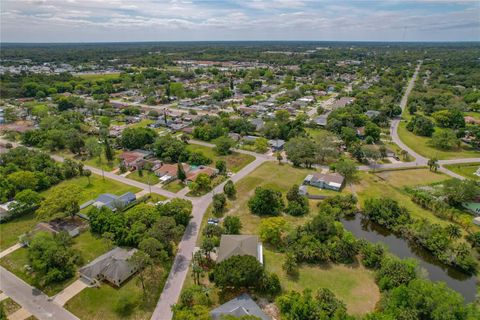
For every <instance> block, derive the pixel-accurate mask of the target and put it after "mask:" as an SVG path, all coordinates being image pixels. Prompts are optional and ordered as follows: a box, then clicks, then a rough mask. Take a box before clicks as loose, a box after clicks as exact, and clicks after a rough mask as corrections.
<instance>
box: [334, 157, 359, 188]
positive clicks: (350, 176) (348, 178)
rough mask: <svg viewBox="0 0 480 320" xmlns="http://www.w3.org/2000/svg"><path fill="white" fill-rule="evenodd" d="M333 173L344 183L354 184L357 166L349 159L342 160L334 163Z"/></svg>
mask: <svg viewBox="0 0 480 320" xmlns="http://www.w3.org/2000/svg"><path fill="white" fill-rule="evenodd" d="M335 171H336V172H338V173H339V174H341V175H342V176H343V177H344V178H345V182H346V183H352V182H354V181H355V180H356V177H357V173H358V169H357V165H356V164H355V162H353V161H352V160H349V159H342V160H340V161H338V162H337V163H335Z"/></svg>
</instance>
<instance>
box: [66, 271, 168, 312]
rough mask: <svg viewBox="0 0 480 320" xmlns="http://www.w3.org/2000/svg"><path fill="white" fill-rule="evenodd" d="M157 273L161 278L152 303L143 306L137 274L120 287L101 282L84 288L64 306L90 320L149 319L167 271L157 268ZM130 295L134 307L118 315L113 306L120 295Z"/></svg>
mask: <svg viewBox="0 0 480 320" xmlns="http://www.w3.org/2000/svg"><path fill="white" fill-rule="evenodd" d="M158 275H159V277H161V278H162V280H161V284H160V285H159V286H158V287H157V291H156V292H155V296H154V297H153V298H152V301H154V302H153V303H151V304H150V305H147V306H144V305H143V304H142V287H141V284H140V282H139V281H138V276H134V277H133V278H131V279H130V280H128V281H126V282H125V283H124V284H123V285H122V286H121V287H120V288H115V287H113V286H111V285H109V284H107V283H102V285H101V286H100V287H99V288H86V289H84V290H83V291H82V292H80V293H79V294H78V295H76V296H75V297H73V298H72V299H71V300H70V301H68V303H67V304H66V305H65V308H66V309H67V310H69V311H70V312H72V313H73V314H75V315H76V316H77V317H79V318H80V319H91V320H114V319H150V317H151V315H152V312H153V310H154V308H155V302H156V301H157V299H158V297H159V296H160V292H161V291H162V289H163V285H164V284H165V280H166V275H167V272H165V271H163V270H162V269H161V268H159V269H158ZM125 295H127V296H132V297H133V299H134V300H135V301H136V305H137V306H136V307H135V308H134V310H133V312H132V313H131V314H130V315H129V316H125V315H119V314H118V313H116V311H115V306H116V304H117V303H118V300H119V299H120V297H122V296H125Z"/></svg>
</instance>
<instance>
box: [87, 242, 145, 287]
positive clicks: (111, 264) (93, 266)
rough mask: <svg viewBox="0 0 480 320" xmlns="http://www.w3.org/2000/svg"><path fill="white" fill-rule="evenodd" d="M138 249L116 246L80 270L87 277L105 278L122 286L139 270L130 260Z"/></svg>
mask: <svg viewBox="0 0 480 320" xmlns="http://www.w3.org/2000/svg"><path fill="white" fill-rule="evenodd" d="M136 251H137V249H131V250H126V249H123V248H119V247H117V248H114V249H112V250H110V251H109V252H107V253H105V254H103V255H101V256H100V257H98V258H96V259H95V260H93V261H92V262H90V263H89V264H87V265H86V266H84V267H82V268H81V269H80V270H79V272H80V274H81V275H82V276H83V277H85V278H88V279H91V280H93V279H97V280H101V279H105V280H107V281H109V282H110V283H112V284H114V285H116V286H120V285H121V284H122V283H123V282H124V281H125V280H127V279H128V278H129V277H130V276H131V275H133V274H134V273H135V272H136V271H137V268H136V267H135V266H134V265H133V264H131V263H130V262H129V261H128V259H130V257H131V256H132V255H133V254H134V253H135V252H136Z"/></svg>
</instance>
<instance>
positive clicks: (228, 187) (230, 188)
mask: <svg viewBox="0 0 480 320" xmlns="http://www.w3.org/2000/svg"><path fill="white" fill-rule="evenodd" d="M223 192H224V193H225V194H226V195H227V197H228V198H229V199H234V198H235V195H236V194H237V190H236V189H235V184H234V183H233V181H232V180H228V181H227V182H226V183H225V185H224V186H223Z"/></svg>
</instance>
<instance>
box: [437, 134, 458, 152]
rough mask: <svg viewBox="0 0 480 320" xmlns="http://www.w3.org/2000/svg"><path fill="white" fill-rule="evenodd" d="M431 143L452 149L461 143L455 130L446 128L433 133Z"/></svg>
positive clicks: (443, 148) (438, 146) (439, 147)
mask: <svg viewBox="0 0 480 320" xmlns="http://www.w3.org/2000/svg"><path fill="white" fill-rule="evenodd" d="M430 144H431V145H432V146H433V147H435V148H438V149H441V150H452V149H454V148H457V147H458V146H459V145H460V140H459V139H458V138H457V135H456V134H455V131H453V130H451V129H444V130H441V131H437V132H435V133H434V134H433V136H432V140H430Z"/></svg>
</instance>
